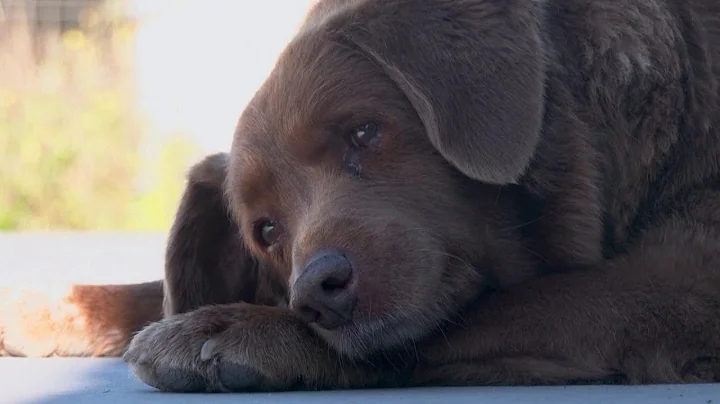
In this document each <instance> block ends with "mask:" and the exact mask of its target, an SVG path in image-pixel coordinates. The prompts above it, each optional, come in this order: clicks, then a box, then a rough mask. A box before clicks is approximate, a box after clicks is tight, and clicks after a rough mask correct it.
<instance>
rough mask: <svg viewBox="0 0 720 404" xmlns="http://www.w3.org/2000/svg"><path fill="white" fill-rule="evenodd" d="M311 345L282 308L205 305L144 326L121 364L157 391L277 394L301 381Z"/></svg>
mask: <svg viewBox="0 0 720 404" xmlns="http://www.w3.org/2000/svg"><path fill="white" fill-rule="evenodd" d="M315 341H316V338H315V337H314V335H312V334H311V333H310V331H309V329H307V327H305V326H304V325H303V324H302V323H300V322H299V320H297V319H296V318H294V316H292V315H290V314H289V313H287V312H284V311H283V309H277V308H269V307H260V306H253V305H247V304H237V305H222V306H211V307H203V308H200V309H198V310H196V311H193V312H190V313H186V314H180V315H175V316H172V317H169V318H166V319H164V320H162V321H159V322H157V323H154V324H151V325H149V326H148V327H146V328H145V329H143V330H142V331H140V332H139V333H138V334H137V335H136V336H135V337H134V338H133V340H132V342H131V343H130V346H129V347H128V349H127V351H126V353H125V354H124V356H123V359H124V360H125V361H126V362H127V363H128V364H129V365H130V368H131V371H132V372H133V373H134V374H135V375H136V376H137V377H138V378H139V379H140V380H142V381H143V382H144V383H146V384H148V385H150V386H152V387H155V388H157V389H159V390H162V391H175V392H201V391H207V392H228V391H255V390H263V391H268V390H282V389H288V388H290V387H292V386H293V385H294V384H296V383H297V382H298V381H299V380H301V379H302V378H303V375H302V373H304V372H303V370H305V369H307V367H308V363H302V362H303V361H307V360H311V358H312V356H315V355H312V353H311V352H309V351H310V350H311V349H312V346H313V344H314V343H315Z"/></svg>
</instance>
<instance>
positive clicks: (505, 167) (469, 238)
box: [225, 0, 543, 356]
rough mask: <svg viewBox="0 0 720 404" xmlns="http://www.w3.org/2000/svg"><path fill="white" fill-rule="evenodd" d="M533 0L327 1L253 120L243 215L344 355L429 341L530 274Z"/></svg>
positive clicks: (240, 157)
mask: <svg viewBox="0 0 720 404" xmlns="http://www.w3.org/2000/svg"><path fill="white" fill-rule="evenodd" d="M527 3H532V2H521V1H513V0H502V1H499V0H498V1H491V0H486V1H482V0H480V1H460V2H457V1H455V2H449V1H441V0H387V1H384V0H346V1H325V2H320V3H319V4H318V5H317V6H316V7H315V8H314V9H313V10H312V11H311V13H310V14H309V16H308V18H307V20H306V22H305V24H304V26H303V28H302V29H301V30H300V32H299V33H298V35H297V36H296V38H295V39H294V40H293V41H292V42H291V43H290V44H289V45H288V47H287V48H286V50H285V51H284V52H283V53H282V55H281V56H280V58H279V61H278V63H277V65H276V67H275V68H274V70H273V71H272V72H271V74H270V76H269V77H268V79H267V81H266V82H265V83H264V85H263V86H262V87H261V88H260V90H259V91H258V92H257V94H256V95H255V97H254V99H253V100H252V101H251V103H250V104H249V105H248V107H247V108H246V110H245V111H244V112H243V114H242V116H241V118H240V120H239V124H238V127H237V132H236V135H235V139H234V142H233V147H232V151H231V153H230V156H229V162H228V171H227V172H228V174H227V181H226V183H225V192H226V194H227V197H228V201H229V202H228V203H229V208H230V210H231V212H232V214H233V215H234V216H235V218H236V220H237V222H238V223H240V231H241V232H242V234H243V237H244V239H245V243H246V244H247V247H248V248H249V250H250V251H251V253H252V254H253V255H254V256H255V257H257V258H258V259H259V260H261V261H264V262H268V263H270V264H271V266H272V267H273V268H276V269H277V270H278V271H280V273H281V275H282V276H283V277H285V278H286V279H288V285H289V287H290V292H289V293H290V297H289V302H290V307H291V308H292V309H293V310H295V311H297V312H298V314H300V315H301V316H302V317H303V318H305V319H306V320H307V321H308V322H309V323H311V324H312V325H313V326H314V327H315V329H316V330H317V331H318V332H319V333H320V334H321V335H322V336H323V337H324V338H325V339H326V340H327V341H328V342H329V343H330V344H331V345H333V346H334V347H335V348H337V349H338V350H339V351H341V352H344V353H345V354H347V355H350V356H356V355H362V354H365V353H367V352H369V351H372V350H375V349H386V348H389V347H391V346H394V345H396V344H399V343H402V342H403V341H406V340H408V339H416V338H420V337H422V336H423V335H426V334H427V333H428V332H429V331H430V330H432V329H433V328H435V327H436V326H437V325H438V324H440V323H441V322H442V321H443V320H445V319H447V318H448V316H450V315H452V314H453V313H455V312H457V310H459V309H460V308H461V306H462V305H464V304H465V303H467V302H468V301H469V300H470V299H472V298H474V297H476V296H477V295H478V294H479V293H481V292H482V291H483V290H484V289H485V288H486V287H487V286H488V285H489V284H491V283H492V282H500V283H509V282H513V281H515V280H517V279H520V278H522V277H523V276H525V275H526V272H527V271H528V266H524V265H523V264H522V263H521V262H522V260H521V259H520V258H519V255H520V254H521V253H520V252H519V251H521V249H520V248H519V247H517V243H518V242H517V239H518V237H517V235H516V234H515V233H514V232H513V231H512V229H511V228H510V227H508V223H513V222H514V220H515V218H514V217H512V215H513V213H512V212H513V210H512V208H511V207H510V206H508V204H511V203H512V201H511V199H506V198H505V196H504V193H503V192H506V191H505V188H504V187H503V186H504V185H507V184H510V183H513V182H515V181H516V180H518V178H519V177H521V176H522V174H523V172H524V170H525V169H526V167H527V165H528V164H529V161H530V160H531V158H532V155H533V151H534V149H535V147H536V144H537V142H538V136H539V132H540V128H541V124H542V122H541V121H542V112H543V111H542V99H543V77H542V75H543V73H542V72H543V66H542V58H541V54H540V49H541V47H540V44H539V43H538V42H539V40H540V39H539V38H540V37H539V33H538V27H537V23H536V22H535V21H536V18H535V16H534V15H533V12H534V11H533V10H532V9H531V7H532V5H528V4H527Z"/></svg>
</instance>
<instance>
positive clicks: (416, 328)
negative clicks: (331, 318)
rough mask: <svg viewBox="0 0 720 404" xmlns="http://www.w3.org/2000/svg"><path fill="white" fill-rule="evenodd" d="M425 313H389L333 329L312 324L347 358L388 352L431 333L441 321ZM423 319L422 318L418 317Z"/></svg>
mask: <svg viewBox="0 0 720 404" xmlns="http://www.w3.org/2000/svg"><path fill="white" fill-rule="evenodd" d="M436 317H438V316H433V315H432V314H425V313H422V314H421V313H415V314H412V313H410V312H407V313H392V314H390V313H388V314H387V315H383V316H374V317H371V318H364V319H357V320H353V321H352V322H350V323H348V324H345V325H342V326H340V327H337V328H333V329H325V328H322V327H320V326H318V325H317V324H315V323H313V324H311V327H312V328H313V329H314V330H315V332H317V333H318V335H320V337H322V338H323V339H324V340H325V341H326V342H327V343H328V344H329V345H330V346H331V347H332V348H334V349H335V350H336V351H337V352H338V353H340V354H342V355H344V356H345V357H347V358H349V359H361V358H364V357H368V356H370V355H372V354H374V353H377V352H389V351H392V350H396V349H400V348H403V347H406V346H407V345H408V344H411V343H412V341H416V340H418V339H421V338H423V337H424V336H426V335H428V334H430V333H431V332H432V331H433V329H434V328H435V326H437V325H438V324H440V322H441V321H442V320H441V319H440V318H436ZM420 319H422V321H420Z"/></svg>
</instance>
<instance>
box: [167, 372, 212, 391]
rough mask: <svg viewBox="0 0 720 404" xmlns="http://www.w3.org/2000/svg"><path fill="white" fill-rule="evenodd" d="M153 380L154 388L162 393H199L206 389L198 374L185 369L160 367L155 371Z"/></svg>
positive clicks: (202, 379) (202, 378)
mask: <svg viewBox="0 0 720 404" xmlns="http://www.w3.org/2000/svg"><path fill="white" fill-rule="evenodd" d="M155 379H156V381H157V386H155V387H156V388H157V389H159V390H164V391H176V392H200V391H204V390H205V388H206V386H205V378H204V377H203V376H202V375H201V374H200V373H197V372H193V371H190V370H187V369H178V368H173V367H169V366H160V367H158V368H157V369H155Z"/></svg>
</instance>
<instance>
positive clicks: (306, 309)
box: [290, 252, 356, 329]
mask: <svg viewBox="0 0 720 404" xmlns="http://www.w3.org/2000/svg"><path fill="white" fill-rule="evenodd" d="M352 278H353V266H352V263H351V262H350V260H349V259H348V258H347V257H346V256H345V255H344V254H341V253H337V252H322V253H319V254H317V255H315V256H314V257H313V258H311V259H310V260H309V263H308V264H307V266H306V267H305V269H304V270H303V272H302V274H300V276H299V277H298V279H297V280H296V281H295V284H294V285H293V287H292V298H291V300H290V307H291V308H292V309H293V310H294V311H295V312H296V313H298V314H299V315H300V316H301V317H302V318H303V319H304V320H305V321H307V322H308V323H312V322H315V323H317V324H318V325H319V326H321V327H323V328H326V329H332V328H336V327H339V326H341V325H343V324H345V323H347V322H349V321H350V320H351V319H352V312H353V309H354V308H355V300H356V296H355V287H354V284H355V282H353V280H352Z"/></svg>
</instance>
